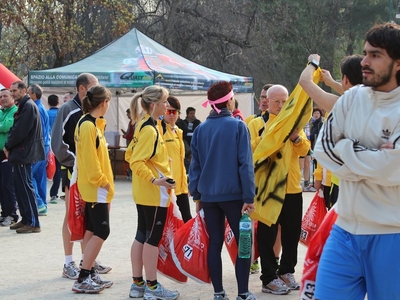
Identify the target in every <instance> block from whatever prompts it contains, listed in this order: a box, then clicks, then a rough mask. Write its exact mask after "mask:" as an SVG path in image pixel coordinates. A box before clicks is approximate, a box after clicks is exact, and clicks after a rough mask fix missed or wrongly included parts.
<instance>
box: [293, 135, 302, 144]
mask: <svg viewBox="0 0 400 300" xmlns="http://www.w3.org/2000/svg"><path fill="white" fill-rule="evenodd" d="M300 141H301V136H298V137H297V138H296V139H295V140H294V141H292V142H293V144H298V143H300Z"/></svg>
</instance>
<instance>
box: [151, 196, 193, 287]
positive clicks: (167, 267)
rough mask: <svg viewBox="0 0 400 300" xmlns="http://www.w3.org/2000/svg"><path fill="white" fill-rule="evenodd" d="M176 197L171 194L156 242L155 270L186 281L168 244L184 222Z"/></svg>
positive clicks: (174, 278) (180, 280)
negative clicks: (162, 228) (161, 232)
mask: <svg viewBox="0 0 400 300" xmlns="http://www.w3.org/2000/svg"><path fill="white" fill-rule="evenodd" d="M175 199H176V197H175V195H173V197H172V200H171V203H170V205H169V207H168V211H167V219H166V222H165V226H164V232H163V236H162V238H161V240H160V243H159V244H158V263H157V270H158V272H160V273H161V274H163V275H164V276H166V277H168V278H170V279H172V280H174V281H177V282H181V283H183V282H187V276H186V275H184V274H182V273H181V271H179V269H178V268H177V267H176V265H175V262H174V260H173V258H172V254H171V248H170V244H171V242H172V239H173V238H174V235H175V232H176V231H177V230H178V228H181V227H182V226H183V224H184V222H183V220H182V214H181V212H180V211H179V208H178V205H177V204H176V200H175Z"/></svg>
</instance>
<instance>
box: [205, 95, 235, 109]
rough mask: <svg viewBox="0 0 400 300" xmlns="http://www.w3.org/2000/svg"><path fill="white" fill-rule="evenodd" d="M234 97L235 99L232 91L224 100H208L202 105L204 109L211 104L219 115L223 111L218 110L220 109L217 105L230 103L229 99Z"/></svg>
mask: <svg viewBox="0 0 400 300" xmlns="http://www.w3.org/2000/svg"><path fill="white" fill-rule="evenodd" d="M232 97H233V90H232V91H230V92H229V94H228V95H226V96H224V97H222V98H219V99H217V100H210V99H207V100H206V101H204V102H203V104H202V105H203V107H207V104H210V105H211V106H212V107H213V108H214V110H215V111H216V112H217V113H220V112H221V110H220V109H218V108H217V107H216V106H215V104H218V103H223V102H226V101H228V100H229V99H231V98H232Z"/></svg>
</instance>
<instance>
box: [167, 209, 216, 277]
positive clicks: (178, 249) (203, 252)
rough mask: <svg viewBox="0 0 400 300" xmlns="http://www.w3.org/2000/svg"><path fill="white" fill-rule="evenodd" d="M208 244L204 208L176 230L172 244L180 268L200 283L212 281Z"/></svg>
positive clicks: (173, 254) (173, 253) (173, 255)
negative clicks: (208, 260) (208, 262)
mask: <svg viewBox="0 0 400 300" xmlns="http://www.w3.org/2000/svg"><path fill="white" fill-rule="evenodd" d="M208 244H209V239H208V233H207V228H206V225H205V222H204V212H203V210H200V211H199V213H198V214H197V215H196V216H195V217H194V218H193V219H191V220H189V221H188V222H186V223H185V224H184V225H183V226H182V227H181V228H179V229H178V230H177V231H176V232H175V236H174V239H173V240H172V242H171V244H170V248H171V253H172V257H173V259H174V262H175V265H176V266H177V267H178V269H179V270H180V271H181V272H182V273H183V274H185V275H186V276H188V277H189V278H191V279H193V280H195V281H197V282H200V283H211V278H210V272H209V269H208V264H207V253H208Z"/></svg>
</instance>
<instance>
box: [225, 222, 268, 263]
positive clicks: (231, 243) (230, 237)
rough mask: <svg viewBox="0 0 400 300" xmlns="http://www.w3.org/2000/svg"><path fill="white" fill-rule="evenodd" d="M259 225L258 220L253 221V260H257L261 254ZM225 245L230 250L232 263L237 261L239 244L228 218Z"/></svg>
mask: <svg viewBox="0 0 400 300" xmlns="http://www.w3.org/2000/svg"><path fill="white" fill-rule="evenodd" d="M257 227H258V221H257V220H255V221H253V239H252V244H253V245H252V247H251V261H255V260H256V259H257V258H258V257H259V256H260V254H259V253H258V243H257V238H256V236H257ZM224 242H225V247H226V249H227V250H228V253H229V257H230V258H231V260H232V263H233V264H235V263H236V257H237V254H238V244H237V243H236V239H235V235H234V234H233V231H232V229H231V227H230V226H229V223H228V220H227V219H225V238H224Z"/></svg>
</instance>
